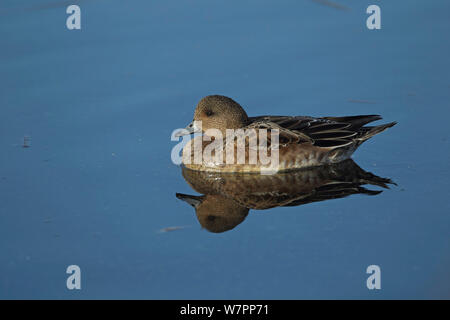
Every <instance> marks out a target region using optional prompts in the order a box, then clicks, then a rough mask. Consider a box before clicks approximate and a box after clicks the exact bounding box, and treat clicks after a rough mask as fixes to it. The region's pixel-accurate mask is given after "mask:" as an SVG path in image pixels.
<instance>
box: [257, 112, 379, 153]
mask: <svg viewBox="0 0 450 320" xmlns="http://www.w3.org/2000/svg"><path fill="white" fill-rule="evenodd" d="M249 119H250V125H249V126H248V127H253V128H267V129H279V130H280V143H303V142H311V143H313V144H314V145H316V146H318V147H329V148H335V147H343V146H346V145H350V144H352V143H353V142H354V140H355V139H356V138H358V137H359V136H360V135H361V133H362V132H364V129H363V128H364V125H365V124H367V123H370V122H372V121H375V120H379V119H381V117H380V116H379V115H365V116H350V117H323V118H313V117H304V116H293V117H290V116H261V117H252V118H249ZM366 128H367V127H366ZM283 141H287V142H283Z"/></svg>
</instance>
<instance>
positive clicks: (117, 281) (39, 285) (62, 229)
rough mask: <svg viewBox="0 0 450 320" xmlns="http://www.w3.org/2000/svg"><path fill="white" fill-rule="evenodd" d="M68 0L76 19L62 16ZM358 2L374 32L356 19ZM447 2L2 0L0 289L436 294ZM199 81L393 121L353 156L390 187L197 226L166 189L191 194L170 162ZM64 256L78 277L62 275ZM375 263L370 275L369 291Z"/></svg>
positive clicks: (449, 73) (447, 182)
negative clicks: (73, 22) (227, 224)
mask: <svg viewBox="0 0 450 320" xmlns="http://www.w3.org/2000/svg"><path fill="white" fill-rule="evenodd" d="M73 3H75V4H78V5H79V6H80V7H81V16H82V20H81V23H82V28H81V30H68V29H67V28H66V18H67V17H68V14H66V8H67V6H68V5H69V4H73ZM330 3H331V4H336V3H337V4H339V6H336V5H335V6H333V5H327V4H330ZM370 4H378V5H379V6H380V8H381V19H382V20H381V21H382V28H381V29H380V30H369V29H367V27H366V19H367V17H368V14H366V8H367V7H368V6H369V5H370ZM449 12H450V2H448V1H445V0H440V1H438V0H434V1H425V0H410V1H386V0H376V1H368V0H367V1H351V0H346V1H344V0H333V1H329V2H327V1H313V0H303V1H294V0H291V1H288V0H283V1H261V0H258V1H256V0H251V1H250V0H243V1H239V2H236V1H209V0H196V1H147V0H133V1H120V0H85V1H71V2H70V1H56V0H54V1H51V0H39V1H37V0H36V1H30V0H29V1H25V0H22V1H17V0H5V1H2V2H1V3H0V298H3V299H17V298H31V299H44V298H55V299H81V298H86V299H100V298H114V299H118V298H126V299H129V298H139V299H217V298H220V299H244V298H245V299H305V298H307V299H310V298H314V299H316V298H320V299H324V298H325V299H329V298H330V299H343V298H359V299H361V298H363V299H366V298H367V299H379V298H384V299H393V298H407V299H409V298H414V299H415V298H449V297H450V275H449V272H448V271H449V270H450V250H449V249H450V241H449V240H450V218H449V209H450V204H449V200H448V199H449V196H450V192H449V190H450V179H449V174H450V166H449V160H450V148H449V143H450V142H449V138H450V127H449V125H448V121H449V120H448V119H449V118H450V108H449V107H450V105H449V101H450V59H449V57H450V43H449V37H448V35H449V32H450V20H449V19H448V14H449ZM208 94H223V95H227V96H230V97H232V98H234V99H235V100H236V101H238V102H239V103H240V104H242V105H243V106H244V107H245V109H246V111H247V113H248V114H249V115H252V116H255V115H262V114H284V115H312V116H345V115H357V114H381V115H383V117H384V119H385V120H384V121H386V122H388V121H389V122H390V121H398V125H397V126H395V127H393V128H391V129H389V130H388V131H386V132H384V133H382V134H380V135H378V136H377V137H375V138H374V139H372V140H370V141H368V142H367V143H365V144H364V145H363V146H362V147H361V148H360V149H359V150H358V151H357V152H356V153H355V155H354V160H355V161H356V162H357V163H358V164H359V165H360V166H361V167H362V168H364V169H365V170H368V171H371V172H373V173H375V174H377V175H380V176H383V177H389V178H391V179H393V180H394V181H395V182H396V183H397V184H398V186H394V187H392V188H391V189H390V190H386V191H384V192H383V193H381V194H380V195H377V196H374V197H368V196H365V195H354V196H351V197H348V198H345V199H337V200H330V201H326V202H317V203H312V204H308V205H304V206H298V207H289V208H274V209H270V210H264V211H254V210H252V211H250V214H249V216H248V217H247V219H246V220H245V221H244V222H243V223H242V224H240V225H239V226H237V227H236V228H234V229H233V230H231V231H228V232H224V233H220V234H215V233H210V232H208V231H206V230H205V229H202V228H201V226H200V225H199V223H198V221H197V219H196V216H195V213H194V210H193V208H192V207H190V206H188V205H187V204H186V203H184V202H182V201H180V200H178V199H177V198H176V197H175V193H176V192H182V193H188V194H196V193H195V191H193V190H192V189H191V188H190V187H189V186H188V184H187V183H186V182H185V181H184V179H183V177H182V176H181V170H180V168H179V167H178V166H176V165H174V164H173V163H172V161H171V157H170V154H171V150H172V148H173V146H174V145H175V144H176V142H173V141H171V140H170V135H171V133H172V131H173V130H174V129H176V128H180V127H183V126H185V125H186V124H188V123H189V122H190V121H191V120H192V116H193V111H194V108H195V105H196V103H197V102H198V100H200V98H201V97H203V96H205V95H208ZM24 143H25V144H26V146H29V147H28V148H24V147H23V145H24ZM176 226H182V227H183V228H181V229H177V230H175V231H172V232H161V229H163V228H167V227H176ZM72 264H75V265H78V266H80V268H81V270H82V288H81V290H68V289H67V288H66V279H67V277H68V274H66V268H67V266H69V265H72ZM372 264H375V265H379V266H380V268H381V272H382V278H381V279H382V282H381V283H382V287H381V290H368V288H367V287H366V279H367V277H368V274H366V268H367V266H369V265H372Z"/></svg>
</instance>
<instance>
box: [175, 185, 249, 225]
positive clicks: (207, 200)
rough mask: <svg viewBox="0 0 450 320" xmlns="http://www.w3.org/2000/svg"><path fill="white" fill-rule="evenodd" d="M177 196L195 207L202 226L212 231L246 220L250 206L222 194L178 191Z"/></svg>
mask: <svg viewBox="0 0 450 320" xmlns="http://www.w3.org/2000/svg"><path fill="white" fill-rule="evenodd" d="M176 196H177V198H178V199H181V200H183V201H185V202H187V203H189V204H190V205H191V206H193V207H194V208H195V213H196V214H197V219H198V221H199V222H200V224H201V226H202V227H203V228H205V229H206V230H208V231H210V232H215V233H220V232H224V231H228V230H231V229H233V228H234V227H236V226H237V225H238V224H240V223H241V222H242V221H244V220H245V218H246V217H247V215H248V212H249V209H248V208H245V207H242V206H240V205H239V204H237V203H236V202H235V201H233V200H231V199H227V198H225V197H223V196H221V195H204V196H191V195H187V194H182V193H177V194H176Z"/></svg>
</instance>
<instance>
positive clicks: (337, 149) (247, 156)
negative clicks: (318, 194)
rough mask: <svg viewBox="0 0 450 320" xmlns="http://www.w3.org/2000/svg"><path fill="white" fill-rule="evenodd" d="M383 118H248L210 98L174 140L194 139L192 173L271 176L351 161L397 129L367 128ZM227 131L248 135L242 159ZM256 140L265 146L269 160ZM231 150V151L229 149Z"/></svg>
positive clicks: (188, 156)
mask: <svg viewBox="0 0 450 320" xmlns="http://www.w3.org/2000/svg"><path fill="white" fill-rule="evenodd" d="M380 119H382V117H381V116H379V115H357V116H344V117H328V116H327V117H310V116H276V115H263V116H255V117H249V116H248V115H247V113H246V112H245V110H244V108H243V107H242V106H241V105H240V104H239V103H237V102H236V101H234V100H233V99H232V98H229V97H226V96H223V95H209V96H206V97H204V98H202V99H201V100H200V101H199V102H198V104H197V106H196V108H195V111H194V117H193V121H192V122H191V123H190V124H189V125H188V126H187V127H186V128H185V129H180V130H178V131H177V132H176V134H175V136H177V137H179V136H184V135H192V134H194V138H192V139H191V140H190V141H189V142H188V143H187V144H186V145H185V146H184V148H183V151H182V164H183V166H185V167H187V168H189V169H191V170H197V171H206V172H259V173H264V172H266V171H267V172H270V173H271V174H273V173H276V172H283V171H290V170H297V169H301V168H308V167H314V166H320V165H327V164H333V163H339V162H341V161H344V160H347V159H349V158H350V157H351V155H352V154H353V153H354V151H355V150H356V149H357V148H358V147H359V146H360V145H361V144H362V143H363V142H365V141H367V140H368V139H370V138H372V137H373V136H375V135H377V134H379V133H381V132H383V131H384V130H386V129H388V128H390V127H393V126H394V125H396V124H397V122H395V121H394V122H389V123H386V124H381V125H376V126H367V124H369V123H371V122H374V121H377V120H380ZM211 132H213V134H211ZM229 132H241V134H242V132H244V135H243V139H244V140H242V141H244V142H243V144H244V146H245V150H244V153H243V157H241V158H239V156H238V145H239V142H238V138H237V137H238V136H239V135H236V136H228V133H229ZM247 132H253V133H254V134H253V135H252V134H248V135H247V134H246V133H247ZM258 139H259V140H258ZM255 140H257V141H262V140H265V141H266V142H267V148H266V149H265V150H264V151H266V152H267V154H266V155H265V157H266V158H263V157H262V153H261V151H263V150H261V149H262V147H261V145H260V144H259V143H258V142H255ZM218 141H223V142H222V143H221V144H219V143H218ZM253 142H255V143H253ZM230 145H231V146H232V148H231V149H227V148H228V146H230ZM241 146H242V145H241ZM207 150H208V152H209V153H206V152H205V151H207ZM253 151H254V153H253ZM258 152H259V153H258ZM228 154H230V155H231V157H230V158H228ZM254 154H256V155H257V156H256V157H257V158H256V160H255V159H254V157H253V158H252V155H254ZM269 158H270V159H269ZM224 159H226V161H224ZM230 159H231V160H230Z"/></svg>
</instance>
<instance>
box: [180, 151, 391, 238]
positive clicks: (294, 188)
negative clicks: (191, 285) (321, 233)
mask: <svg viewBox="0 0 450 320" xmlns="http://www.w3.org/2000/svg"><path fill="white" fill-rule="evenodd" d="M182 173H183V177H184V178H185V180H186V181H187V182H188V183H189V185H190V186H191V187H192V188H193V189H194V190H195V191H197V192H199V193H203V194H204V195H202V196H192V195H186V194H181V193H177V198H179V199H181V200H184V201H186V202H187V203H189V204H190V205H192V206H193V207H194V208H195V211H196V214H197V218H198V220H199V222H200V224H201V225H202V226H203V227H204V228H206V229H207V230H209V231H211V232H224V231H227V230H230V229H233V228H234V227H235V226H237V225H238V224H240V223H241V222H242V221H244V219H245V218H246V217H247V214H248V212H249V210H250V209H255V210H264V209H269V208H274V207H288V206H299V205H302V204H307V203H311V202H316V201H323V200H329V199H337V198H344V197H347V196H349V195H351V194H367V195H377V194H379V193H381V192H382V191H381V190H377V191H375V190H369V189H366V188H365V187H363V185H365V184H368V185H376V186H380V187H383V188H387V189H388V188H389V187H388V184H393V182H392V181H391V180H390V179H387V178H381V177H378V176H376V175H374V174H372V173H370V172H367V171H364V170H363V169H361V168H360V167H359V166H358V165H357V164H356V163H355V162H354V161H353V160H351V159H349V160H346V161H344V162H341V163H338V164H333V165H329V166H320V167H313V168H309V169H304V170H298V171H293V172H286V173H278V174H275V175H258V174H248V173H247V174H246V173H240V174H229V173H228V174H227V173H212V172H204V171H194V170H190V169H187V168H185V167H183V169H182Z"/></svg>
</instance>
